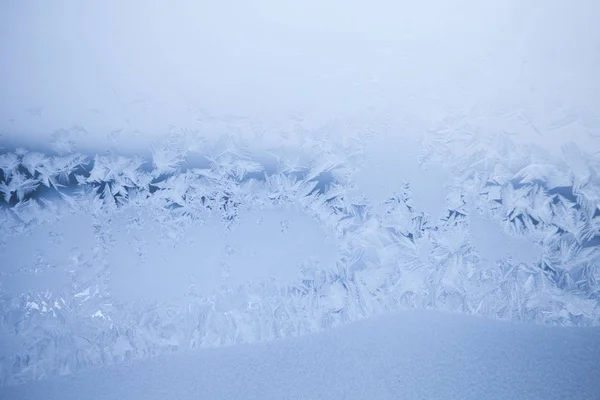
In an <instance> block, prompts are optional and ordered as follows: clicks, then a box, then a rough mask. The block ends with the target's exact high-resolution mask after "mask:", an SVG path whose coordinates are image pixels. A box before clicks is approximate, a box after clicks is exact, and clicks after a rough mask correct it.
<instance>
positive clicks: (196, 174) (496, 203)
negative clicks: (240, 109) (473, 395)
mask: <svg viewBox="0 0 600 400" xmlns="http://www.w3.org/2000/svg"><path fill="white" fill-rule="evenodd" d="M452 124H455V125H457V124H458V125H457V126H454V125H452ZM460 124H461V122H460V121H458V122H457V121H449V122H448V126H446V127H444V128H443V129H439V130H437V131H435V132H433V133H432V134H431V135H428V136H427V138H426V140H425V142H424V143H423V146H422V149H421V151H422V153H421V156H422V157H421V160H422V163H423V165H427V164H428V163H443V165H445V166H446V167H447V168H448V169H449V170H450V171H451V172H452V176H453V179H452V180H451V181H450V182H448V186H447V190H448V191H447V194H448V197H447V213H446V215H445V216H444V217H443V218H440V219H434V218H433V217H432V216H431V215H429V214H427V213H426V212H423V211H422V210H419V205H418V204H414V203H413V201H412V199H411V182H401V181H399V182H398V184H397V188H396V192H395V193H390V195H389V198H388V200H387V201H385V202H384V203H383V204H369V203H368V202H367V201H366V200H364V199H363V198H361V197H360V196H357V195H356V191H355V190H354V184H353V174H354V173H355V171H357V170H358V169H360V168H361V162H362V159H363V150H364V148H365V145H366V144H365V143H363V142H361V141H360V140H357V141H355V142H352V141H349V140H346V141H341V142H335V141H331V140H330V141H329V142H323V143H322V142H318V141H307V142H306V143H305V144H304V145H303V146H300V147H299V148H298V149H294V150H293V151H290V149H284V148H280V149H272V150H271V151H270V152H269V153H268V154H266V153H265V154H263V153H260V154H259V153H257V152H252V151H250V150H248V148H247V147H246V146H244V145H243V144H240V143H233V142H232V143H229V144H227V145H225V144H223V143H221V145H220V146H216V145H215V146H213V147H210V148H209V147H206V149H205V151H203V152H202V154H199V153H196V154H191V152H189V151H188V148H187V147H186V146H185V145H181V143H184V141H171V142H168V143H166V144H163V145H156V146H154V147H153V148H152V149H151V150H152V157H151V159H144V158H141V157H129V156H124V155H119V154H103V155H100V154H97V155H84V154H75V153H69V152H68V151H67V152H65V153H64V154H61V155H51V154H44V153H39V152H35V151H28V150H26V149H16V150H10V151H6V150H2V153H0V192H1V196H0V204H1V205H2V206H3V207H2V208H1V209H0V252H1V254H3V257H2V259H0V309H1V312H0V316H1V320H0V338H2V339H3V341H4V339H6V340H8V339H10V340H12V341H13V342H14V343H19V346H16V345H15V346H11V347H10V348H9V349H7V350H6V351H4V353H3V354H0V356H1V358H0V382H1V383H2V384H15V383H20V382H26V381H29V380H32V379H39V378H42V377H47V376H51V375H55V374H66V373H69V372H72V371H75V370H78V369H80V368H85V367H88V366H92V365H100V364H111V363H115V362H120V361H122V360H125V359H130V358H135V357H144V356H150V355H155V354H159V353H165V352H171V351H176V350H180V349H195V348H200V347H211V346H221V345H228V344H234V343H247V342H255V341H264V340H273V339H278V338H284V337H289V336H296V335H301V334H304V333H308V332H314V331H318V330H321V329H326V328H328V327H332V326H335V325H338V324H340V323H343V322H347V321H352V320H357V319H360V318H364V317H367V316H370V315H374V314H378V313H382V312H385V311H389V310H395V309H399V308H407V307H408V308H440V309H447V310H453V311H459V312H464V313H470V314H478V315H484V316H488V317H493V318H502V319H513V320H523V321H531V322H535V323H546V324H557V325H577V326H587V325H598V324H599V322H600V307H599V304H600V303H599V302H600V300H599V299H600V284H599V280H600V157H597V155H596V157H594V156H593V155H588V154H586V153H585V152H584V151H583V150H582V149H579V148H578V147H577V146H575V145H573V144H569V145H566V146H565V147H564V149H563V157H562V158H555V157H553V156H550V155H549V154H546V153H544V152H543V151H541V150H540V149H536V148H533V147H523V146H517V145H515V143H514V142H513V141H511V138H510V136H508V135H506V134H498V135H496V136H494V137H483V136H478V135H477V134H472V133H469V132H472V131H473V130H470V129H466V128H465V127H464V126H460ZM467 128H468V127H467ZM465 132H467V133H465ZM187 139H189V138H186V140H187ZM415 167H417V166H415ZM374 173H383V174H394V171H375V172H374ZM284 207H293V208H295V209H297V210H300V212H301V213H302V214H303V215H304V216H305V217H306V218H307V219H310V220H314V221H317V222H318V224H319V226H320V227H321V229H322V230H323V232H324V234H325V235H326V236H327V237H331V238H335V240H336V246H337V248H336V252H337V256H336V257H337V260H336V261H335V262H332V263H329V264H326V265H324V264H322V263H318V262H314V263H313V262H306V263H303V264H302V265H298V266H295V267H297V271H298V273H297V277H296V278H295V279H292V280H278V279H275V278H272V279H260V280H250V281H248V282H246V283H243V284H240V283H233V282H232V281H231V280H230V279H228V274H227V265H226V263H224V264H223V265H220V266H218V268H220V271H221V273H222V276H221V278H220V282H219V284H218V285H217V286H216V287H215V288H214V290H212V291H210V292H206V291H200V290H198V289H197V288H196V287H195V285H194V282H192V281H190V282H189V288H188V290H186V291H185V293H181V294H180V296H177V297H174V298H171V299H166V300H165V299H148V298H146V299H140V300H136V301H133V300H128V299H124V298H120V297H119V296H117V295H115V294H114V293H113V292H114V290H113V286H112V285H113V284H112V283H111V277H112V276H113V275H115V268H117V267H116V265H115V263H112V262H110V260H114V259H115V258H118V257H120V255H119V254H117V253H115V243H114V241H115V239H114V238H115V237H116V236H115V234H116V232H115V229H116V228H115V227H116V226H117V225H119V224H117V221H118V222H120V224H121V225H125V228H124V229H126V231H125V234H127V235H130V236H132V237H133V239H132V240H133V241H134V242H135V243H136V246H137V247H136V249H137V250H136V251H137V252H136V257H137V258H138V259H139V260H143V259H144V257H146V252H145V251H144V249H145V248H147V246H146V247H144V240H145V239H144V236H143V235H138V234H137V233H136V232H143V229H144V226H147V224H148V223H149V221H152V222H153V223H158V226H160V232H159V233H158V234H159V235H160V241H161V242H162V243H163V244H164V245H165V246H171V247H173V246H175V245H176V244H177V243H178V242H180V241H182V240H184V239H185V238H186V234H187V233H188V232H189V230H190V229H191V228H192V227H195V226H199V225H203V224H207V221H209V220H210V219H211V218H218V219H219V221H221V231H220V232H219V233H218V234H222V235H228V234H229V233H230V232H234V231H235V229H236V228H237V224H238V223H239V214H240V212H241V211H243V210H252V211H254V212H255V213H257V215H259V216H260V213H261V212H262V211H266V210H277V209H280V208H284ZM68 218H72V219H74V220H76V221H80V222H81V221H83V222H81V223H83V224H85V221H90V222H89V224H90V225H91V226H89V227H88V228H89V230H90V232H91V234H90V235H91V240H90V241H89V243H87V242H85V241H83V242H81V243H82V244H77V243H75V242H77V240H78V238H77V233H75V234H74V235H73V234H72V235H71V236H73V237H72V238H71V236H69V237H65V235H62V236H61V234H53V235H52V237H49V238H46V239H43V238H42V239H41V240H42V241H43V240H47V241H49V243H63V244H64V245H65V246H66V247H67V248H68V247H69V245H70V242H69V240H71V241H73V243H74V244H75V245H74V247H72V249H71V250H70V251H69V252H68V254H61V255H60V257H59V259H60V260H67V261H65V262H63V263H56V262H55V261H52V260H53V259H54V260H55V259H57V258H56V257H54V254H50V253H48V254H45V253H44V252H43V251H40V252H39V253H37V254H36V255H35V257H34V259H35V261H34V262H33V263H28V264H23V265H13V261H12V258H11V257H10V256H9V255H10V254H11V249H13V248H14V247H12V246H13V245H14V243H23V242H26V241H28V240H38V239H35V238H36V236H35V235H36V234H38V233H39V232H40V231H43V230H44V229H46V228H44V227H48V226H52V225H54V224H57V223H60V221H62V220H65V219H68ZM121 225H119V226H121ZM281 227H282V230H285V228H286V221H281ZM490 241H491V243H490ZM86 243H87V244H86ZM86 246H87V247H86ZM63 247H64V246H63ZM12 251H14V250H12ZM317 261H318V260H317ZM136 262H137V261H136ZM167 262H168V260H167ZM198 268H203V267H202V266H201V265H200V261H199V266H198ZM45 274H55V275H56V274H58V276H59V277H61V280H60V282H59V283H57V284H55V285H50V284H48V285H46V286H44V284H41V285H40V284H37V285H29V284H28V282H29V281H34V280H35V279H36V277H40V276H41V277H44V276H46V275H45ZM53 276H54V275H53ZM23 281H24V282H25V284H23V285H22V287H21V286H15V285H16V284H15V282H23ZM128 284H130V285H135V284H136V282H131V283H128ZM16 287H19V288H20V289H19V291H18V293H16V292H15V288H16ZM11 343H12V342H11Z"/></svg>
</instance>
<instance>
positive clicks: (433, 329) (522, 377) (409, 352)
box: [0, 311, 600, 400]
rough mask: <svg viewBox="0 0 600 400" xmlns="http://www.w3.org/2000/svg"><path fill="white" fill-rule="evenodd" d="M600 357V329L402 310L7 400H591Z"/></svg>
mask: <svg viewBox="0 0 600 400" xmlns="http://www.w3.org/2000/svg"><path fill="white" fill-rule="evenodd" d="M599 359H600V330H599V328H565V327H540V326H533V325H528V324H523V323H507V322H498V321H492V320H489V319H485V318H477V317H472V316H464V315H457V314H450V313H442V312H433V311H404V312H399V313H392V314H388V315H385V316H379V317H374V318H372V319H369V320H367V321H362V322H358V323H352V324H349V325H346V326H344V327H341V328H335V329H331V330H329V331H326V332H321V333H317V334H312V335H307V336H303V337H301V338H294V339H285V340H282V341H277V342H272V343H264V344H252V345H240V346H231V347H225V348H220V349H210V350H208V349H207V350H201V351H197V352H191V353H187V354H171V355H168V356H161V357H156V358H152V359H148V360H144V361H134V362H128V363H126V364H122V365H118V366H112V367H101V368H94V369H92V370H89V371H86V372H82V373H77V374H73V375H71V376H67V377H60V378H54V379H49V380H45V381H39V382H35V383H32V384H28V385H21V386H16V387H9V388H5V389H0V397H1V398H3V399H11V400H21V399H23V400H25V399H45V400H69V399H73V400H76V399H77V400H78V399H83V398H85V399H89V400H93V399H98V400H100V399H102V400H113V399H114V400H121V399H128V400H142V399H143V400H152V399H157V400H158V399H160V400H167V399H174V400H175V399H177V400H187V399H189V400H191V399H236V400H241V399H264V400H266V399H277V400H279V399H365V400H367V399H368V400H371V399H378V400H385V399H390V400H391V399H406V400H413V399H415V400H416V399H446V400H449V399H457V400H459V399H460V400H468V399H473V400H480V399H513V400H517V399H523V400H537V399H539V400H552V399H556V400H570V399H573V400H588V399H589V400H595V399H597V398H598V396H600V363H599V362H598V360H599Z"/></svg>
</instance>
